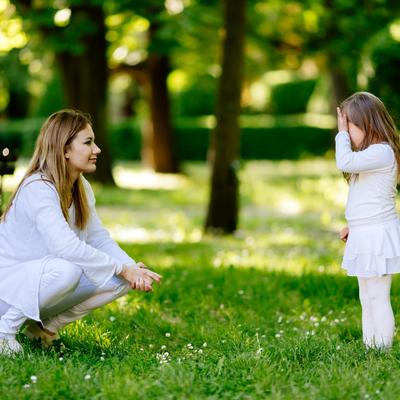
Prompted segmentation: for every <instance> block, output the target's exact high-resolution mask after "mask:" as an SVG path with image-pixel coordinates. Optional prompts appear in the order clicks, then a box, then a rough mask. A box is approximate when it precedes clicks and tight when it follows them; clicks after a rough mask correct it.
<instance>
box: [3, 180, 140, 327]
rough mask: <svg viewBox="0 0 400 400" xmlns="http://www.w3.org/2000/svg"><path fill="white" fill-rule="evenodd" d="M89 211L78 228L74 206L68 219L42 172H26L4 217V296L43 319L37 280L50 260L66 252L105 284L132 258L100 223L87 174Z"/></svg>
mask: <svg viewBox="0 0 400 400" xmlns="http://www.w3.org/2000/svg"><path fill="white" fill-rule="evenodd" d="M83 182H84V187H85V191H86V194H87V196H88V202H89V208H90V217H89V222H88V225H87V226H86V228H85V229H83V230H79V229H78V228H77V227H76V226H75V224H74V222H75V218H74V216H75V210H74V207H71V208H70V210H69V212H70V218H69V220H70V221H69V223H68V222H67V221H66V220H65V218H64V215H63V214H62V211H61V206H60V199H59V196H58V193H57V191H56V189H55V187H54V185H52V184H51V183H50V182H48V181H45V180H43V177H42V175H40V174H34V175H32V176H30V177H28V178H27V179H26V180H25V181H24V182H23V184H22V185H21V187H20V189H19V190H18V193H17V196H16V198H15V200H14V202H13V204H12V206H11V208H10V210H9V212H8V214H7V216H6V219H5V221H3V222H2V223H0V299H1V300H3V301H5V302H6V303H8V304H10V305H12V306H14V307H16V308H18V309H20V310H21V311H22V312H23V313H24V314H25V315H26V316H27V317H29V318H31V319H35V320H39V284H40V278H41V275H42V272H43V268H44V266H45V264H46V262H47V261H48V260H50V259H54V258H63V259H65V260H68V261H70V262H72V263H74V264H76V265H77V266H79V267H80V268H81V269H82V272H83V273H84V274H85V275H86V277H87V278H88V279H89V280H90V281H91V282H92V283H93V284H94V285H96V286H99V287H100V286H102V285H104V284H105V283H107V281H108V280H109V279H110V278H111V277H112V276H113V275H114V274H118V273H120V272H121V270H122V266H123V265H124V264H134V260H133V259H132V258H131V257H129V256H128V255H127V254H126V253H125V252H124V251H123V250H122V249H121V248H120V247H119V246H118V245H117V244H116V243H115V242H114V241H113V240H112V239H111V238H110V236H109V234H108V232H107V231H106V230H105V229H104V228H103V226H102V225H101V223H100V221H99V218H98V216H97V214H96V209H95V198H94V194H93V191H92V188H91V187H90V184H89V182H87V181H86V180H85V179H84V181H83Z"/></svg>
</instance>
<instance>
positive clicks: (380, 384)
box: [0, 159, 400, 400]
mask: <svg viewBox="0 0 400 400" xmlns="http://www.w3.org/2000/svg"><path fill="white" fill-rule="evenodd" d="M184 169H185V175H180V176H179V177H173V176H166V177H164V178H160V177H159V176H156V175H154V174H149V173H146V172H145V171H143V170H141V169H140V168H139V167H138V165H130V164H120V165H118V166H117V167H116V169H115V173H116V176H117V178H118V182H119V183H120V184H121V185H122V186H124V188H118V189H115V188H109V187H101V186H99V185H94V189H95V191H96V194H97V206H98V212H99V214H100V216H101V218H102V219H103V221H104V223H105V225H106V226H107V227H108V228H109V229H110V231H111V233H112V235H113V236H114V237H115V238H116V239H117V240H118V241H119V243H120V244H121V246H122V247H123V248H124V249H125V250H126V251H127V252H128V253H129V254H130V255H131V256H132V257H133V258H135V259H136V260H142V261H144V262H145V263H147V264H148V265H149V266H150V267H152V268H153V269H154V270H156V271H157V272H160V273H161V274H162V275H163V276H164V281H163V284H162V285H161V286H158V287H155V290H154V292H153V293H152V294H145V293H138V292H134V291H132V292H131V293H130V294H129V295H127V296H126V297H124V298H122V299H120V300H119V301H116V302H115V303H113V304H110V305H109V306H107V307H104V308H102V309H100V310H96V311H95V312H94V313H93V314H91V315H90V316H88V317H87V318H85V319H84V320H82V321H79V322H77V323H75V324H72V325H70V326H68V327H67V328H66V329H65V330H64V331H63V332H62V334H61V336H62V340H63V342H64V343H65V346H66V349H65V350H64V351H63V352H57V351H56V350H47V351H44V350H41V349H40V348H37V347H34V346H32V345H31V344H30V343H28V342H27V341H26V340H24V339H23V338H21V341H22V342H23V345H24V348H25V355H24V356H21V357H18V358H16V359H7V358H1V360H0V399H2V400H3V399H25V398H26V399H41V400H44V399H74V400H75V399H204V398H207V399H399V398H400V368H399V363H400V345H399V339H398V338H397V339H396V343H395V345H394V348H393V350H392V351H391V352H389V353H380V352H377V351H369V352H365V351H364V349H363V345H362V341H361V329H360V306H359V302H358V291H357V284H356V280H355V279H354V278H347V277H346V276H345V275H344V273H343V272H342V271H341V270H340V266H339V265H340V261H341V254H342V251H343V245H342V243H341V242H340V241H339V240H338V239H337V232H338V231H339V229H340V228H341V227H342V226H343V224H344V220H343V211H344V203H345V199H346V190H347V189H346V185H345V183H344V181H343V180H342V178H341V177H340V175H339V173H338V172H337V171H336V169H335V166H334V163H333V162H332V161H326V160H322V159H319V160H312V161H299V162H284V161H282V162H251V163H247V164H245V165H244V167H243V169H242V171H241V176H240V177H241V196H242V199H241V218H240V230H239V231H238V232H237V234H236V235H235V236H233V237H211V236H203V235H202V224H203V221H204V218H205V211H206V203H207V198H208V188H207V182H208V171H207V168H206V167H205V166H204V165H202V164H188V165H185V167H184ZM9 182H11V181H9ZM6 184H7V182H6ZM10 185H11V183H10ZM392 292H393V307H394V311H395V313H397V319H398V320H399V318H400V312H399V308H400V307H399V306H400V296H399V280H398V279H396V278H395V280H394V284H393V290H392Z"/></svg>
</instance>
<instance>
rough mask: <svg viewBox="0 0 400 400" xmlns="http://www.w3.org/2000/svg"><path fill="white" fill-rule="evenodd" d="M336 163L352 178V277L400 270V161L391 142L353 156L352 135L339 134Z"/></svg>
mask: <svg viewBox="0 0 400 400" xmlns="http://www.w3.org/2000/svg"><path fill="white" fill-rule="evenodd" d="M336 164H337V167H338V168H339V169H340V170H341V171H343V172H348V173H351V174H356V175H354V176H353V177H352V178H351V181H350V185H349V195H348V199H347V205H346V213H345V215H346V220H347V222H348V226H349V231H350V232H349V237H348V239H347V242H346V248H345V252H344V256H343V263H342V266H343V267H344V268H345V269H347V272H348V275H354V276H363V277H371V276H382V275H385V274H392V273H395V272H400V223H399V220H398V217H397V214H396V203H395V202H396V193H397V189H396V184H397V162H396V157H395V155H394V151H393V149H392V148H391V146H390V145H389V144H388V143H378V144H372V145H370V146H369V147H368V148H367V149H365V150H362V151H357V152H353V151H352V149H351V141H350V137H349V134H348V133H347V132H344V131H342V132H339V133H338V134H337V135H336Z"/></svg>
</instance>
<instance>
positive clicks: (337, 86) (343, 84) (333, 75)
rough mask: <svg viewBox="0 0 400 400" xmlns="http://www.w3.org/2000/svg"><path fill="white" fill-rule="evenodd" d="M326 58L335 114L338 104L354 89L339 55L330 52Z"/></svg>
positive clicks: (332, 106)
mask: <svg viewBox="0 0 400 400" xmlns="http://www.w3.org/2000/svg"><path fill="white" fill-rule="evenodd" d="M326 58H327V68H328V73H329V77H330V85H331V88H332V96H331V109H332V113H333V114H334V115H335V114H336V107H337V106H338V104H340V103H341V102H342V101H343V100H345V99H346V98H347V97H349V96H350V95H351V93H352V90H351V88H350V85H349V83H348V77H347V76H346V72H345V71H344V70H343V68H341V66H340V60H339V56H338V55H334V54H332V53H330V52H328V54H327V57H326Z"/></svg>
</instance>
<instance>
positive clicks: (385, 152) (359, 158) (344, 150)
mask: <svg viewBox="0 0 400 400" xmlns="http://www.w3.org/2000/svg"><path fill="white" fill-rule="evenodd" d="M335 142H336V165H337V167H338V168H339V169H340V170H341V171H343V172H348V173H351V174H358V173H360V172H370V171H375V170H379V169H382V168H388V167H391V166H392V165H393V162H394V154H393V150H392V148H391V147H390V146H389V145H386V144H373V145H371V146H369V147H368V148H366V149H365V150H361V151H352V149H351V141H350V135H349V133H348V132H346V131H341V132H339V133H338V134H337V135H336V138H335Z"/></svg>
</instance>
